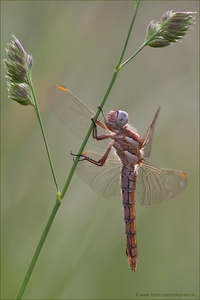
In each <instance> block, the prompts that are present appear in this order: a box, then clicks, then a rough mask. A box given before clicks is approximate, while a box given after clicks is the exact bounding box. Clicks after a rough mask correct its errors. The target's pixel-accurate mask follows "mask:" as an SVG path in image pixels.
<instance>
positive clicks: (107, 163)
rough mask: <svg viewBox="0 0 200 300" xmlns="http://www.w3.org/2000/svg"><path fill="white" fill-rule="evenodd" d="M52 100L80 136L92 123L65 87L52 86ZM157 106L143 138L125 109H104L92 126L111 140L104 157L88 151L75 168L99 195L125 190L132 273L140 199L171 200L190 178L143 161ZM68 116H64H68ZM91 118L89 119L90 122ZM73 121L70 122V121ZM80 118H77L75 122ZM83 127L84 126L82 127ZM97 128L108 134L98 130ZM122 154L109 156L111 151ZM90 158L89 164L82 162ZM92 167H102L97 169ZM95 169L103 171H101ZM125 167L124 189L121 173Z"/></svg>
mask: <svg viewBox="0 0 200 300" xmlns="http://www.w3.org/2000/svg"><path fill="white" fill-rule="evenodd" d="M49 98H50V100H49V101H50V103H51V104H52V106H53V108H54V110H55V111H56V113H57V114H58V115H59V117H60V118H61V119H62V120H63V122H64V123H66V125H67V126H68V127H69V128H70V129H71V131H72V132H74V133H75V134H77V135H78V136H79V133H80V132H79V131H80V128H81V126H82V124H84V125H86V124H89V121H90V118H91V117H92V111H91V110H90V109H89V108H88V107H87V106H85V104H83V103H82V102H81V101H80V100H79V99H78V98H77V97H76V96H74V95H73V94H72V93H71V92H70V91H69V90H67V89H66V88H64V87H62V86H58V87H53V88H52V89H50V93H49ZM158 113H159V108H158V110H157V112H156V114H155V117H154V119H153V121H152V123H151V125H150V127H149V128H148V130H147V132H146V135H145V136H144V138H141V137H140V136H139V134H138V133H137V131H136V129H135V128H132V127H131V126H130V125H128V114H127V113H126V112H124V111H121V110H113V111H110V112H109V113H108V116H107V118H106V117H105V115H104V113H103V112H102V116H103V121H100V120H98V121H97V122H96V124H94V129H93V138H94V140H97V141H102V140H107V139H111V142H110V143H109V145H108V147H107V149H106V151H105V153H104V155H103V156H102V157H100V156H99V155H97V154H95V153H92V152H84V153H82V154H81V155H78V156H80V160H83V162H81V161H80V163H79V164H78V169H77V172H78V174H79V175H80V177H81V178H82V179H83V180H84V181H85V182H86V183H87V184H89V185H90V186H91V187H92V188H93V189H94V190H95V191H96V192H97V193H99V194H101V195H103V196H105V197H109V198H110V197H119V193H118V191H119V190H120V188H121V195H122V204H123V208H124V223H125V233H126V255H127V257H128V263H129V266H130V269H131V270H132V271H136V269H137V263H138V248H137V239H136V220H135V218H136V214H135V203H136V199H137V200H138V201H139V202H140V203H141V204H142V205H143V206H145V207H154V206H156V205H159V204H162V203H165V202H167V201H168V200H170V199H172V198H174V197H175V196H177V195H178V194H179V193H180V192H182V191H183V190H184V188H185V186H186V182H187V176H186V174H185V173H184V172H182V171H177V170H171V169H164V168H158V167H156V166H155V165H153V164H151V163H149V162H148V161H146V160H145V158H146V157H149V156H150V152H151V145H152V138H153V133H154V129H155V124H156V120H157V117H158ZM66 114H67V116H66V117H65V115H66ZM76 115H77V116H80V120H79V121H81V122H80V123H81V124H80V125H78V126H77V129H76V128H75V127H74V124H75V123H76V122H74V117H75V116H76ZM89 116H90V118H89ZM87 118H88V119H89V120H88V123H87V122H86V120H87ZM70 120H72V121H73V124H71V121H70ZM76 121H77V120H76ZM83 127H84V126H82V128H83ZM98 128H99V129H103V130H106V133H103V134H100V135H99V134H98ZM112 148H114V149H115V150H116V154H117V156H118V158H117V157H114V158H112V159H110V158H108V156H109V154H110V152H111V149H112ZM84 161H85V162H90V163H91V164H87V165H85V164H84ZM89 165H93V166H94V167H95V166H100V167H102V168H96V167H95V168H94V167H90V166H89ZM97 169H101V171H98V170H97ZM120 169H121V187H119V182H118V181H119V173H120Z"/></svg>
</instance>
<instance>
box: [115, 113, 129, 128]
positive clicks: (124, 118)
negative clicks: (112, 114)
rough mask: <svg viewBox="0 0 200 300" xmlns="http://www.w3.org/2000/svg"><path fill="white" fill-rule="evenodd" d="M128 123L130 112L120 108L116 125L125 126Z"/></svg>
mask: <svg viewBox="0 0 200 300" xmlns="http://www.w3.org/2000/svg"><path fill="white" fill-rule="evenodd" d="M127 123H128V114H127V112H125V111H123V110H119V112H118V115H117V119H116V125H117V126H118V127H120V128H122V127H124V126H125V125H126V124H127Z"/></svg>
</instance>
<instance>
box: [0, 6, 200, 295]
mask: <svg viewBox="0 0 200 300" xmlns="http://www.w3.org/2000/svg"><path fill="white" fill-rule="evenodd" d="M198 4H199V2H198V1H142V2H141V6H140V9H139V12H138V16H137V20H136V23H135V27H134V29H133V33H132V35H131V39H130V43H129V47H128V50H127V53H126V58H128V57H129V56H130V55H131V54H132V53H133V52H134V51H135V50H137V48H138V47H139V46H140V45H141V44H142V43H143V40H144V36H145V33H146V26H147V25H148V23H149V22H150V21H151V20H152V19H154V20H159V19H160V17H161V16H162V14H163V13H164V12H166V11H167V10H174V11H197V12H198ZM133 6H134V2H132V1H1V33H2V35H1V58H2V59H4V58H6V54H5V47H6V44H7V43H8V42H10V41H11V34H15V35H16V37H17V38H18V39H19V40H20V42H21V43H22V45H23V47H24V48H25V50H26V51H27V52H30V53H32V55H33V57H34V66H33V76H32V77H33V82H34V86H35V90H36V93H37V97H38V101H39V105H40V108H41V114H42V118H43V122H44V126H45V130H46V134H47V138H48V142H49V146H50V149H51V153H52V158H53V161H54V165H55V169H56V173H57V176H58V180H59V183H60V189H62V186H63V184H64V182H65V180H66V177H67V175H68V172H69V170H70V167H71V165H72V157H71V156H70V155H69V151H70V150H73V151H74V152H76V151H77V150H78V148H79V145H80V142H81V141H80V140H79V139H77V138H76V137H74V136H73V135H72V134H71V133H70V132H69V131H68V130H67V128H66V127H65V126H64V125H63V124H62V123H60V121H59V120H58V119H57V117H56V116H55V115H54V113H53V112H52V110H51V109H50V108H49V106H48V104H47V101H46V96H45V95H46V92H47V89H48V88H49V87H50V86H51V85H52V84H57V83H60V84H64V85H66V86H68V87H69V88H70V89H71V90H72V91H73V92H74V93H75V94H77V95H78V96H79V97H80V98H81V99H83V101H84V102H85V103H87V105H89V106H90V107H91V108H92V109H93V110H95V108H96V107H97V105H98V104H99V103H100V101H101V99H102V97H103V95H104V93H105V91H106V89H107V86H108V84H109V82H110V79H111V76H112V73H113V70H114V67H115V65H116V63H117V60H118V58H119V55H120V53H121V50H122V46H123V43H124V40H125V38H126V34H127V31H128V28H129V25H130V21H131V17H132V13H133ZM196 18H197V20H196V25H194V26H193V27H194V30H191V31H190V33H189V37H188V38H187V39H185V40H184V41H183V42H182V43H177V44H175V45H173V46H171V47H167V48H165V49H153V48H150V47H149V48H145V49H144V50H143V51H142V52H141V53H140V54H139V55H138V56H136V58H135V59H134V60H133V61H132V62H130V63H129V64H128V65H127V66H126V67H125V68H124V69H123V70H122V71H121V72H120V73H119V76H118V78H117V81H116V83H115V85H114V87H113V89H112V91H111V93H110V96H109V99H108V101H107V104H106V106H105V112H107V111H109V110H110V109H113V108H119V109H123V110H126V111H128V112H129V115H130V120H131V123H132V124H133V125H134V126H135V127H136V128H137V129H138V132H139V133H140V134H141V135H143V134H144V133H145V131H146V129H147V128H148V126H149V124H150V122H151V121H152V118H153V116H154V113H155V111H156V109H157V107H158V106H159V105H160V106H161V113H160V116H159V120H158V123H157V128H156V132H155V135H154V143H153V149H152V155H151V158H150V161H151V162H153V163H155V164H157V165H159V166H162V167H168V168H175V169H181V170H184V171H185V172H186V173H187V174H188V179H189V180H188V186H187V189H186V190H185V192H184V193H183V194H181V195H180V196H179V197H177V198H176V199H174V200H173V201H171V202H169V203H168V204H166V205H163V206H160V207H156V208H153V209H147V208H143V207H141V205H140V204H139V203H137V239H138V247H139V263H138V271H137V272H136V273H132V272H131V271H130V270H129V267H128V264H127V258H126V255H125V234H124V224H123V213H122V208H121V200H120V199H119V200H118V201H116V200H112V199H111V200H109V199H104V198H101V197H99V196H97V195H96V194H95V193H94V192H93V191H92V190H91V189H90V188H89V187H87V186H86V185H85V184H84V183H82V182H81V181H80V179H79V178H78V177H77V176H76V175H75V176H74V178H73V181H72V183H71V186H70V188H69V190H68V195H67V196H66V197H65V199H64V201H63V204H62V205H61V207H60V209H59V211H58V214H57V216H56V219H55V220H54V223H53V226H52V228H51V230H50V233H49V235H48V238H47V240H46V243H45V246H44V248H43V250H42V253H41V255H40V257H39V260H38V262H37V264H36V268H35V270H34V272H33V274H32V277H31V279H30V282H29V284H28V286H27V289H26V292H25V294H24V299H111V298H112V299H135V298H137V299H151V298H152V299H168V298H169V299H177V298H179V296H176V295H174V296H173V293H177V294H185V293H187V294H188V295H185V296H183V297H184V299H199V293H198V286H199V278H198V274H199V273H198V270H199V248H198V245H199V232H198V212H199V206H198V203H199V200H198V186H199V177H198V176H199V174H198V166H199V157H198V138H199V130H198V117H199V115H198V113H199V107H198V103H199V102H198V98H199V95H198V85H199V82H198V75H199V64H198V53H199V48H198V45H199V41H198V37H199V32H198V28H199V26H198V15H196ZM4 75H5V72H4V70H2V76H1V104H2V108H1V113H2V115H1V122H2V200H1V201H2V202H1V204H2V205H1V212H2V216H1V222H2V223H1V225H2V227H1V236H2V243H1V253H2V257H1V258H2V260H1V268H2V269H1V274H2V285H1V297H2V299H13V298H14V297H15V295H16V293H17V291H18V289H19V286H20V285H21V282H22V280H23V278H24V275H25V273H26V271H27V268H28V266H29V263H30V260H31V258H32V256H33V253H34V251H35V248H36V246H37V243H38V241H39V239H40V236H41V233H42V231H43V229H44V226H45V224H46V222H47V219H48V217H49V215H50V213H51V210H52V208H53V205H54V201H55V188H54V184H53V180H52V176H51V173H50V167H49V165H48V160H47V155H46V152H45V148H44V143H43V140H42V137H41V132H40V130H39V126H38V123H37V120H36V116H35V114H34V111H33V109H31V107H22V106H20V105H18V104H17V103H15V102H12V101H10V100H9V99H8V97H7V89H6V79H5V77H4ZM88 148H89V149H91V147H90V146H88ZM155 293H156V294H158V295H157V296H155ZM142 294H146V296H145V295H142ZM159 294H160V296H159ZM164 294H165V295H164ZM166 294H169V297H168V296H166Z"/></svg>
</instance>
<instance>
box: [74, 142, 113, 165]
mask: <svg viewBox="0 0 200 300" xmlns="http://www.w3.org/2000/svg"><path fill="white" fill-rule="evenodd" d="M112 146H113V142H111V143H110V144H109V146H108V148H107V149H106V152H105V153H104V155H103V156H102V157H101V158H100V159H99V160H98V161H96V160H94V159H92V158H91V157H88V156H87V155H86V154H87V151H84V152H83V153H82V154H74V153H72V152H70V154H71V155H73V156H79V157H80V158H81V159H80V161H82V160H87V161H89V162H90V163H92V164H94V165H96V166H98V167H102V166H103V165H104V164H105V162H106V160H107V158H108V155H109V153H110V150H111V148H112Z"/></svg>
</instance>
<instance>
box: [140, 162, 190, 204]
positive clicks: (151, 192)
mask: <svg viewBox="0 0 200 300" xmlns="http://www.w3.org/2000/svg"><path fill="white" fill-rule="evenodd" d="M186 183H187V176H186V174H185V173H184V172H182V171H176V170H171V169H162V168H158V167H156V166H154V165H153V164H150V163H149V162H147V161H145V160H144V162H143V163H141V164H140V165H139V166H138V177H137V181H136V198H137V200H138V201H139V202H140V203H141V204H142V205H143V206H146V207H153V206H156V205H159V204H161V203H165V202H167V201H169V200H170V199H172V198H174V197H176V196H177V195H178V194H180V193H181V192H182V191H183V190H184V189H185V187H186Z"/></svg>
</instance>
